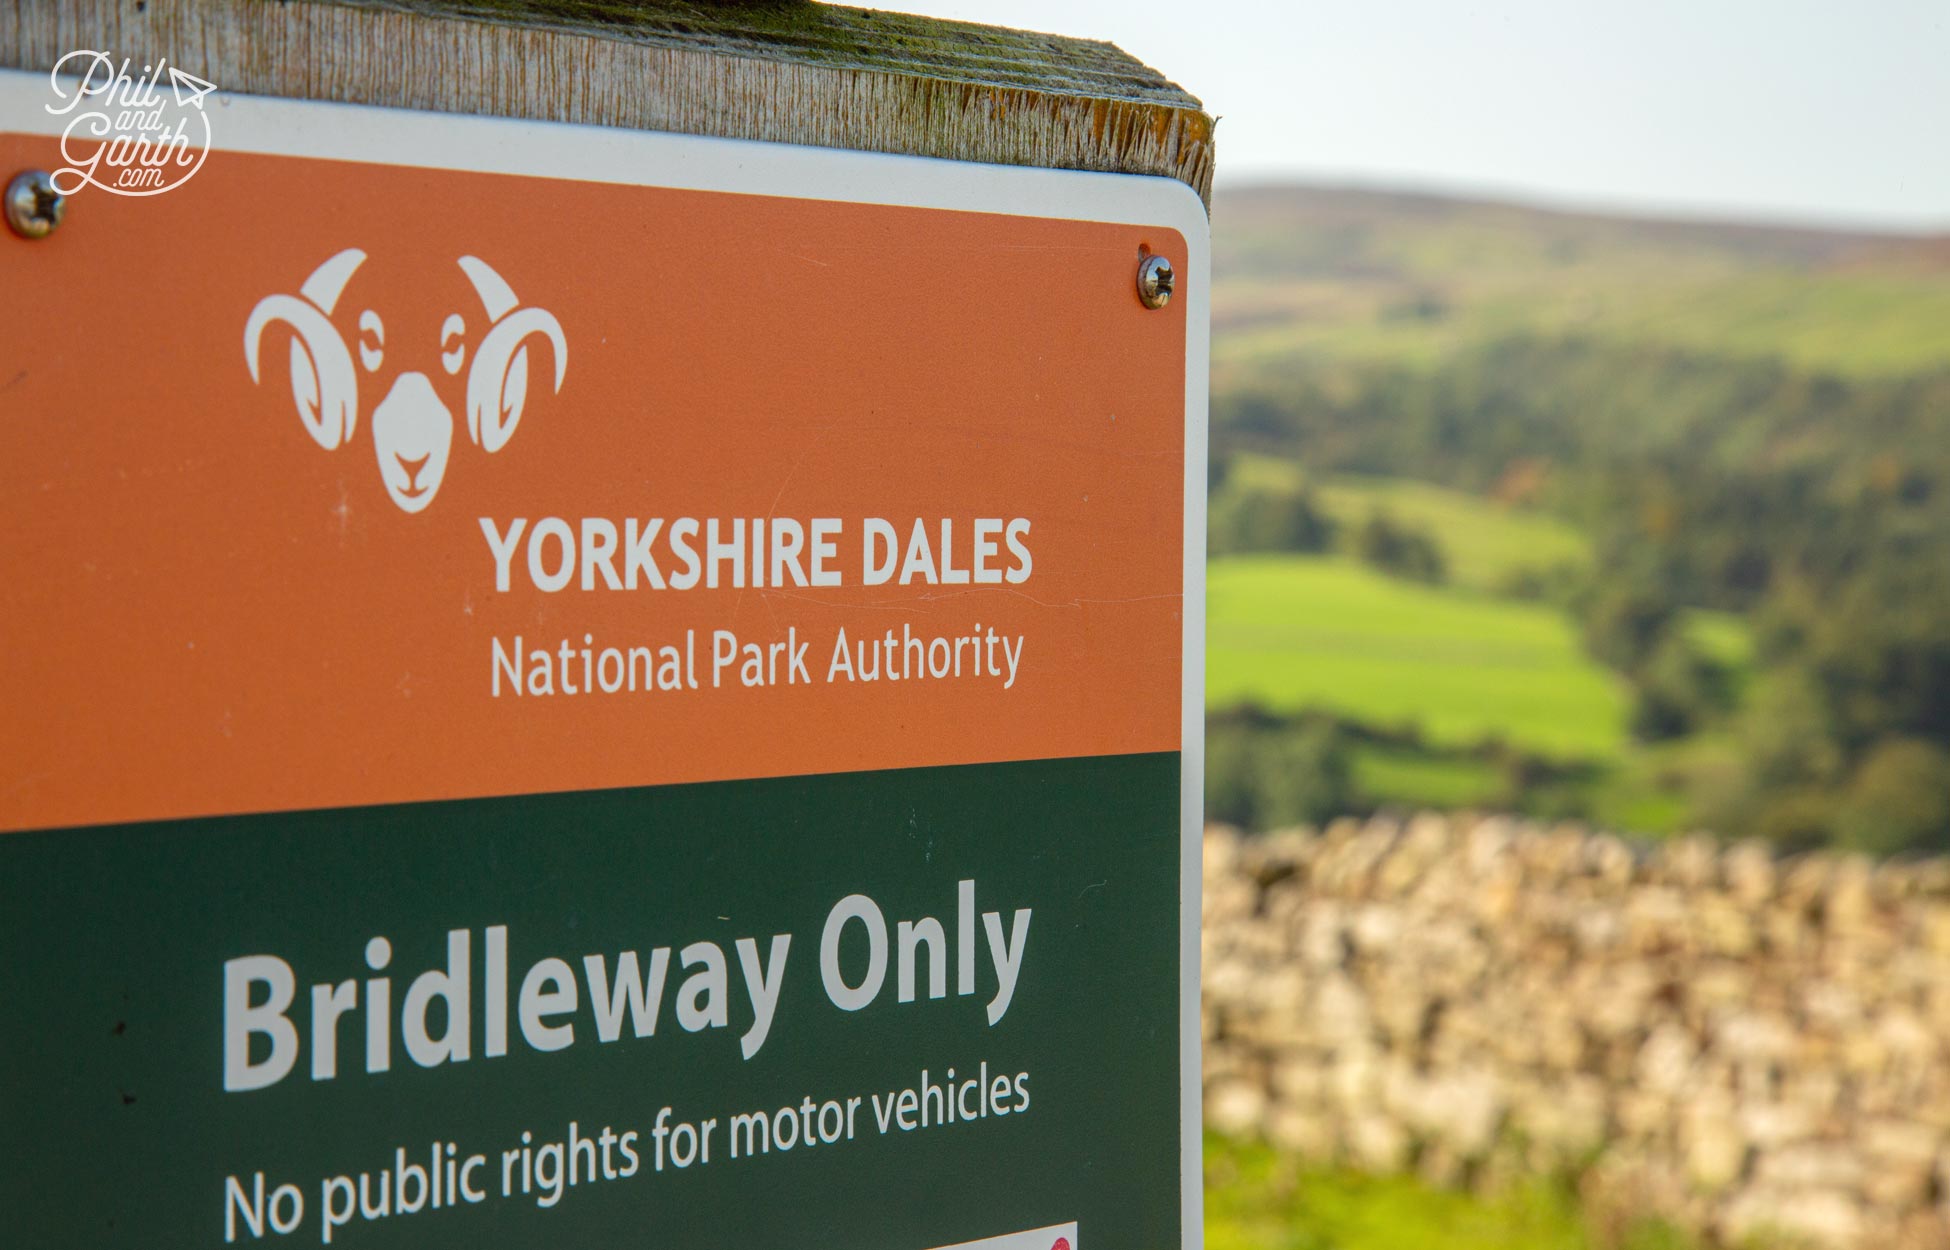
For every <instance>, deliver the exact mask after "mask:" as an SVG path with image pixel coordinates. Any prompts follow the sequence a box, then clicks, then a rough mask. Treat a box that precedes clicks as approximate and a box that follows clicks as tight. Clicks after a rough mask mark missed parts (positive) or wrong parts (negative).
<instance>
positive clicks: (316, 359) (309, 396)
mask: <svg viewBox="0 0 1950 1250" xmlns="http://www.w3.org/2000/svg"><path fill="white" fill-rule="evenodd" d="M365 259H366V254H365V253H364V252H362V251H360V250H359V249H358V248H356V247H354V248H347V249H346V250H345V251H343V252H340V253H339V254H338V255H336V256H333V257H332V258H331V259H330V260H327V261H326V262H325V263H324V264H322V265H320V266H319V267H318V268H317V269H315V270H313V271H312V275H311V276H310V277H309V278H306V279H305V281H304V284H303V285H302V286H300V287H299V288H298V291H299V294H298V295H267V296H265V297H264V298H263V299H261V300H259V301H258V302H257V307H255V308H253V309H251V315H250V319H249V320H248V321H246V322H245V323H244V361H245V363H246V364H248V365H249V366H250V371H251V381H253V382H255V381H257V380H258V367H257V356H258V348H259V346H260V345H261V343H262V341H263V337H264V331H265V330H266V329H267V328H268V327H269V326H271V324H272V323H274V322H280V321H281V322H284V323H285V324H286V325H289V326H290V327H291V328H292V330H293V331H294V334H293V337H292V339H291V399H292V402H293V403H294V404H296V405H297V408H298V419H299V420H300V421H302V422H304V425H305V429H306V430H307V431H309V432H310V434H311V436H312V439H313V440H314V441H315V442H317V444H318V445H319V446H320V447H323V448H324V449H325V450H326V451H331V450H333V449H335V448H337V447H338V446H339V445H340V444H341V443H343V442H345V441H346V440H347V439H349V438H351V437H352V436H353V434H354V433H356V432H357V431H358V427H359V375H358V373H357V371H355V370H354V369H353V367H352V352H351V350H350V349H348V348H347V347H346V345H345V339H344V337H343V336H342V335H340V334H339V332H338V328H337V327H335V326H334V325H333V324H332V321H331V313H332V310H333V309H334V308H335V307H337V305H338V301H339V296H340V294H342V293H343V292H344V290H345V284H346V283H347V282H348V281H350V280H351V278H352V274H353V271H354V270H356V269H358V267H359V266H360V264H362V263H363V262H364V261H365Z"/></svg>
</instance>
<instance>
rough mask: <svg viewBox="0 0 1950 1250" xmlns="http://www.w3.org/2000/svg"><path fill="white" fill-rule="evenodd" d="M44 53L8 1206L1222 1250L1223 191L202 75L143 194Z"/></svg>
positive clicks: (712, 1235) (1, 811)
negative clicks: (1208, 491) (1208, 590)
mask: <svg viewBox="0 0 1950 1250" xmlns="http://www.w3.org/2000/svg"><path fill="white" fill-rule="evenodd" d="M203 85H204V86H205V87H207V86H208V84H203ZM50 98H51V97H50V95H49V84H48V80H47V79H46V78H45V77H43V76H40V75H29V74H11V73H10V74H5V75H0V123H4V126H5V128H6V130H7V133H0V176H4V177H12V176H13V174H14V173H15V172H18V171H28V170H40V171H44V172H49V171H57V170H60V169H64V168H73V167H75V165H76V161H77V151H79V152H80V160H81V162H82V165H83V167H85V168H86V169H87V170H88V171H89V173H90V175H91V177H92V178H93V179H94V181H93V182H91V183H89V184H88V185H85V186H82V187H81V188H80V189H79V190H76V191H74V192H73V193H72V194H70V195H68V196H67V197H66V200H65V203H64V205H63V208H64V213H63V214H62V216H61V217H60V219H59V221H58V223H55V224H58V228H53V227H52V225H51V226H50V228H49V229H46V230H43V231H40V234H41V236H42V237H37V238H33V237H26V235H25V234H22V235H20V236H18V237H17V236H16V235H15V234H0V275H4V288H5V290H6V292H7V294H8V299H7V304H6V311H5V313H4V314H0V318H3V320H0V329H3V330H4V332H0V523H3V524H4V533H5V537H4V540H0V633H4V637H5V646H4V647H0V690H4V691H5V697H4V698H5V713H4V717H0V760H4V761H5V763H4V765H0V770H3V771H0V828H3V829H6V830H9V831H11V832H9V833H7V834H5V836H0V968H4V970H5V975H4V982H0V984H4V986H5V1001H6V1004H7V1006H6V1013H5V1024H4V1026H3V1027H0V1073H4V1074H5V1075H4V1083H3V1084H0V1153H4V1155H5V1157H6V1158H7V1159H9V1160H10V1163H9V1165H8V1167H7V1168H6V1169H4V1176H3V1178H0V1207H4V1209H5V1211H6V1216H5V1219H6V1223H7V1226H8V1228H9V1230H10V1235H11V1237H12V1238H13V1239H15V1240H18V1241H19V1242H20V1243H21V1244H35V1245H56V1244H62V1245H78V1244H87V1245H98V1246H109V1245H141V1246H155V1245H177V1246H192V1245H256V1244H262V1243H269V1244H284V1243H290V1244H299V1243H302V1244H318V1245H332V1246H348V1247H365V1246H371V1247H386V1246H409V1245H410V1246H415V1247H432V1246H447V1245H453V1246H462V1245H467V1246H474V1245H482V1244H494V1245H509V1246H513V1245H566V1244H596V1243H597V1242H598V1241H602V1242H606V1243H614V1244H626V1243H628V1244H634V1243H637V1242H641V1241H656V1242H659V1243H669V1244H685V1245H693V1246H701V1247H708V1246H723V1247H731V1246H739V1247H747V1246H774V1245H776V1246H785V1245H802V1244H806V1243H808V1242H810V1241H820V1242H826V1241H843V1242H844V1243H845V1244H848V1245H855V1246H872V1247H887V1248H889V1250H924V1248H926V1247H931V1246H947V1245H960V1244H969V1245H982V1246H993V1247H998V1248H1003V1247H1006V1248H1007V1250H1050V1248H1051V1247H1065V1248H1067V1250H1079V1248H1080V1247H1087V1246H1159V1245H1166V1244H1170V1243H1172V1242H1174V1241H1181V1240H1182V1241H1183V1242H1184V1243H1185V1244H1195V1243H1196V1241H1197V1238H1198V1233H1197V1224H1198V1213H1199V1208H1198V1202H1197V1187H1198V1185H1199V1167H1198V1116H1197V1075H1198V1015H1197V974H1196V970H1197V958H1198V942H1197V921H1198V898H1199V894H1198V856H1197V844H1198V813H1199V809H1200V801H1199V767H1200V761H1199V758H1198V749H1197V743H1198V733H1199V724H1200V719H1201V699H1200V678H1201V661H1200V656H1201V654H1202V644H1203V639H1202V636H1201V603H1202V593H1203V591H1202V580H1201V554H1202V546H1203V543H1202V536H1203V515H1202V512H1203V487H1204V477H1203V469H1202V465H1203V461H1204V444H1203V439H1204V434H1203V430H1204V394H1205V384H1206V340H1205V303H1204V301H1205V275H1206V264H1207V261H1206V246H1207V245H1206V222H1205V217H1204V214H1203V211H1202V209H1201V207H1200V205H1199V202H1198V200H1197V199H1196V197H1195V196H1194V195H1193V194H1192V193H1191V192H1190V191H1189V190H1187V189H1186V188H1185V187H1184V186H1182V185H1179V184H1177V183H1173V182H1168V181H1164V180H1159V179H1147V178H1134V177H1124V176H1113V175H1095V174H1085V173H1064V172H1053V171H1047V170H1031V169H1016V168H1000V167H986V166H975V165H961V164H953V163H948V162H939V161H924V160H915V159H906V158H897V157H886V156H873V155H862V154H855V153H841V152H833V151H824V150H815V149H797V148H786V147H776V146H766V145H759V144H749V143H738V142H733V141H725V140H707V139H692V138H681V137H673V136H664V135H652V134H644V133H635V132H624V131H613V130H602V129H595V128H586V127H571V126H558V125H545V124H539V123H526V122H517V121H502V120H489V119H476V118H455V117H443V116H436V115H431V114H419V113H405V112H395V111H388V110H379V109H360V108H353V107H347V106H337V105H326V104H312V103H296V102H287V101H276V100H267V99H256V98H248V97H236V96H224V95H222V94H220V93H216V94H208V98H207V99H206V98H205V96H204V95H196V96H195V98H194V100H192V101H190V102H188V103H187V104H181V105H178V106H177V107H179V108H194V109H195V110H196V112H197V114H198V116H199V117H200V118H201V119H202V121H203V122H204V123H205V126H206V129H207V132H208V136H209V137H208V143H207V150H206V151H203V152H200V153H198V154H197V166H196V168H195V169H194V171H193V173H194V177H187V176H181V177H174V178H173V181H172V180H169V179H165V181H170V183H171V184H170V185H169V186H167V187H166V188H165V189H164V191H163V193H159V194H153V195H134V194H129V195H121V194H114V193H111V192H110V191H108V190H106V189H105V188H106V187H107V186H108V184H109V182H110V181H111V180H112V177H113V173H112V171H113V169H114V167H115V164H116V162H115V161H114V160H112V159H111V160H108V161H106V162H104V161H102V160H99V159H94V160H91V159H90V153H93V152H94V151H95V149H92V148H88V147H87V146H86V145H85V144H83V145H81V146H80V147H79V148H77V146H76V137H75V136H74V135H72V134H70V135H68V136H67V138H66V140H65V141H64V139H63V131H64V129H66V127H67V119H66V118H64V117H63V116H60V115H57V114H56V113H54V112H52V111H50V110H49V109H48V108H47V107H46V104H47V103H48V101H49V100H50ZM136 120H137V121H140V119H136ZM202 133H203V132H202V131H198V132H197V137H198V141H199V142H201V141H202ZM64 142H65V143H66V145H67V146H66V149H65V150H64ZM135 163H136V164H137V165H140V163H141V162H140V161H139V160H138V161H136V162H135ZM149 181H151V182H154V181H156V179H153V178H152V179H150V180H149ZM56 185H60V184H59V180H58V177H57V179H56ZM47 202H48V200H47V196H46V194H45V192H43V193H42V198H41V200H40V204H41V206H42V207H43V208H44V207H45V206H46V204H47Z"/></svg>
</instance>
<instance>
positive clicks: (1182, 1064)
mask: <svg viewBox="0 0 1950 1250" xmlns="http://www.w3.org/2000/svg"><path fill="white" fill-rule="evenodd" d="M49 98H50V92H49V89H48V80H47V76H46V75H45V74H39V73H32V72H28V71H20V70H0V129H4V130H12V131H15V132H19V133H26V134H39V135H54V136H58V135H59V134H60V133H61V124H60V123H61V119H60V118H58V117H54V116H52V115H50V114H49V113H48V112H47V111H46V108H45V105H46V103H47V101H48V100H49ZM204 104H205V111H206V113H207V114H208V115H209V118H210V128H211V132H212V136H213V138H212V143H211V148H212V149H213V150H216V151H231V152H256V153H262V154H266V155H279V156H303V157H315V158H318V159H321V160H337V161H351V162H360V163H365V164H378V165H406V166H413V167H417V168H423V169H428V168H430V169H452V170H461V171H467V172H473V173H495V174H516V175H522V176H526V177H540V178H559V179H565V180H570V181H576V182H601V183H609V184H615V185H623V186H654V187H669V188H675V189H679V190H688V191H719V192H729V193H732V194H739V195H767V196H775V197H783V198H789V199H810V200H828V201H838V202H842V203H854V204H884V205H890V206H899V207H908V208H931V209H943V210H949V211H961V212H977V213H1000V214H1005V215H1008V216H1016V217H1042V218H1053V219H1058V220H1068V221H1095V222H1108V223H1114V224H1120V225H1139V226H1157V227H1168V228H1170V229H1173V230H1176V231H1177V232H1178V233H1179V234H1180V235H1181V236H1183V238H1184V240H1185V247H1186V254H1187V258H1188V262H1189V263H1188V264H1187V266H1186V268H1187V270H1188V272H1187V273H1185V274H1183V275H1181V277H1180V281H1179V283H1178V291H1177V294H1176V296H1175V298H1176V299H1178V300H1179V301H1182V304H1183V306H1184V309H1185V518H1184V520H1185V533H1184V596H1185V597H1184V603H1183V606H1182V609H1181V619H1182V622H1183V631H1182V632H1183V653H1182V654H1181V656H1180V665H1181V671H1182V673H1183V684H1182V687H1181V698H1182V700H1183V702H1182V705H1181V711H1182V714H1183V723H1182V725H1181V728H1180V741H1179V749H1180V753H1181V756H1180V758H1181V761H1182V769H1181V772H1180V775H1179V785H1180V791H1179V793H1180V812H1179V823H1180V828H1179V882H1180V891H1181V893H1180V897H1179V924H1178V936H1179V986H1180V1003H1179V1146H1180V1160H1179V1168H1180V1175H1179V1191H1180V1194H1181V1210H1182V1214H1183V1228H1182V1233H1181V1239H1180V1240H1181V1245H1182V1246H1183V1247H1184V1248H1185V1250H1200V1248H1201V1247H1203V1245H1204V1237H1205V1210H1204V1208H1205V1194H1204V1162H1203V1152H1204V1139H1203V1123H1202V1119H1201V1098H1200V1089H1201V1087H1200V1062H1201V1055H1200V1045H1199V1038H1200V1032H1199V916H1200V906H1201V900H1202V889H1203V873H1204V853H1203V844H1204V821H1205V797H1204V778H1205V504H1206V500H1205V462H1206V453H1207V436H1206V420H1207V412H1206V401H1207V395H1208V379H1209V374H1210V367H1211V303H1210V300H1211V274H1212V260H1211V254H1212V235H1211V223H1210V221H1209V220H1208V219H1207V217H1206V215H1205V205H1204V204H1203V203H1202V202H1201V201H1200V200H1199V198H1198V195H1197V194H1196V193H1195V192H1193V191H1192V189H1191V188H1190V187H1188V186H1186V185H1185V184H1184V183H1182V182H1178V181H1176V180H1174V179H1169V178H1158V177H1147V176H1140V175H1135V174H1100V173H1086V172H1081V171H1076V170H1058V169H1038V168H1031V167H1027V166H1017V165H980V164H975V163H973V162H969V161H947V160H937V159H932V158H928V157H918V156H891V155H885V154H881V153H874V152H852V151H844V150H840V149H835V148H814V147H799V146H794V145H790V144H782V143H764V142H759V141H756V140H744V139H716V138H704V137H700V136H696V135H678V134H665V133H662V132H657V131H642V130H619V129H614V128H610V127H603V126H585V125H572V124H569V123H563V122H541V121H528V120H522V119H516V118H501V117H474V116H465V115H459V114H451V113H428V112H418V111H414V110H410V109H393V108H377V107H372V106H368V105H356V104H337V103H330V102H325V101H318V100H287V99H279V98H274V97H268V96H247V95H237V94H231V93H223V92H219V93H216V94H213V95H212V96H210V97H209V98H208V99H206V100H205V101H204ZM592 170H602V171H606V172H604V173H603V174H601V175H600V176H597V175H592V174H591V172H590V171H592ZM634 171H642V172H641V173H640V174H639V173H635V172H634ZM1133 281H1134V282H1135V273H1134V274H1133ZM1133 298H1135V295H1133Z"/></svg>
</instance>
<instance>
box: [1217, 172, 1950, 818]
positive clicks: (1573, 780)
mask: <svg viewBox="0 0 1950 1250" xmlns="http://www.w3.org/2000/svg"><path fill="white" fill-rule="evenodd" d="M1213 238H1214V269H1215V273H1214V282H1215V290H1214V299H1213V393H1212V461H1211V471H1210V499H1211V506H1210V518H1211V526H1210V529H1211V556H1212V562H1211V568H1210V591H1209V598H1208V612H1209V618H1210V651H1209V660H1208V683H1209V686H1208V713H1209V735H1208V784H1207V806H1208V812H1209V814H1210V816H1211V817H1212V818H1213V819H1214V820H1217V821H1223V822H1228V823H1233V824H1237V825H1241V826H1244V827H1248V828H1269V827H1278V826H1283V825H1293V824H1300V823H1319V822H1322V821H1325V820H1327V819H1329V818H1332V817H1335V816H1343V815H1350V814H1353V815H1362V814H1367V813H1371V812H1375V811H1379V810H1387V809H1422V808H1435V809H1442V810H1452V809H1494V810H1500V811H1509V812H1515V813H1522V814H1526V815H1532V816H1536V817H1540V818H1549V819H1564V818H1572V819H1579V820H1584V821H1589V822H1591V823H1593V824H1595V825H1600V826H1603V827H1606V828H1609V829H1615V830H1621V831H1628V832H1631V833H1634V834H1638V835H1646V836H1653V837H1661V836H1666V835H1670V834H1672V833H1674V832H1676V831H1680V830H1687V829H1711V830H1713V831H1715V832H1716V833H1718V834H1720V835H1722V836H1725V837H1729V838H1740V837H1748V836H1752V837H1759V838H1763V839H1766V840H1767V841H1768V842H1770V843H1772V844H1774V845H1777V846H1779V847H1782V848H1784V849H1787V850H1801V849H1808V848H1813V847H1824V846H1832V847H1844V848H1853V849H1860V850H1864V851H1869V852H1873V853H1877V854H1890V853H1897V852H1909V851H1928V850H1942V849H1950V237H1930V236H1921V235H1914V236H1905V235H1896V234H1877V233H1866V232H1859V231H1839V230H1819V229H1802V228H1789V227H1780V226H1767V225H1753V226H1748V225H1739V224H1728V223H1719V222H1713V223H1702V222H1677V221H1662V220H1655V219H1645V218H1634V217H1628V216H1608V215H1596V214H1591V213H1580V212H1562V211H1550V210H1546V209H1540V208H1532V207H1524V206H1519V205H1514V204H1507V203H1492V202H1483V201H1476V200H1467V199H1458V198H1444V197H1441V196H1435V195H1420V194H1413V195H1411V194H1391V193H1386V192H1378V191H1369V190H1349V189H1340V188H1333V187H1323V186H1308V185H1273V184H1269V185H1258V186H1234V187H1222V188H1221V190H1220V192H1219V193H1218V196H1217V200H1216V203H1215V205H1214V209H1213Z"/></svg>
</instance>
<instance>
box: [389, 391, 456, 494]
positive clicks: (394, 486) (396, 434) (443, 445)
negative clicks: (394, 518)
mask: <svg viewBox="0 0 1950 1250" xmlns="http://www.w3.org/2000/svg"><path fill="white" fill-rule="evenodd" d="M372 436H373V445H374V449H375V450H376V451H377V452H378V453H379V475H380V477H381V478H382V479H383V480H384V481H385V484H386V493H387V494H388V495H390V496H392V499H393V502H394V503H396V504H398V505H399V506H400V507H401V508H402V509H403V510H405V511H407V512H419V511H421V510H422V509H424V508H425V507H426V506H427V505H428V504H429V503H432V502H433V497H434V495H435V494H436V493H437V492H438V491H439V490H440V483H441V481H442V480H443V479H444V478H445V477H446V475H447V460H448V453H449V451H450V450H451V449H452V447H453V441H454V420H453V414H452V413H450V412H449V411H448V410H447V405H446V404H444V403H442V402H441V400H440V395H439V393H438V392H436V391H435V390H434V389H433V383H432V381H431V380H430V379H429V378H428V377H427V375H426V374H424V373H402V374H400V375H399V376H398V377H397V378H395V379H394V380H393V385H392V387H391V389H390V390H388V391H387V392H386V397H385V398H384V399H382V400H380V401H379V406H378V408H376V409H374V410H373V414H372Z"/></svg>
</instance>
